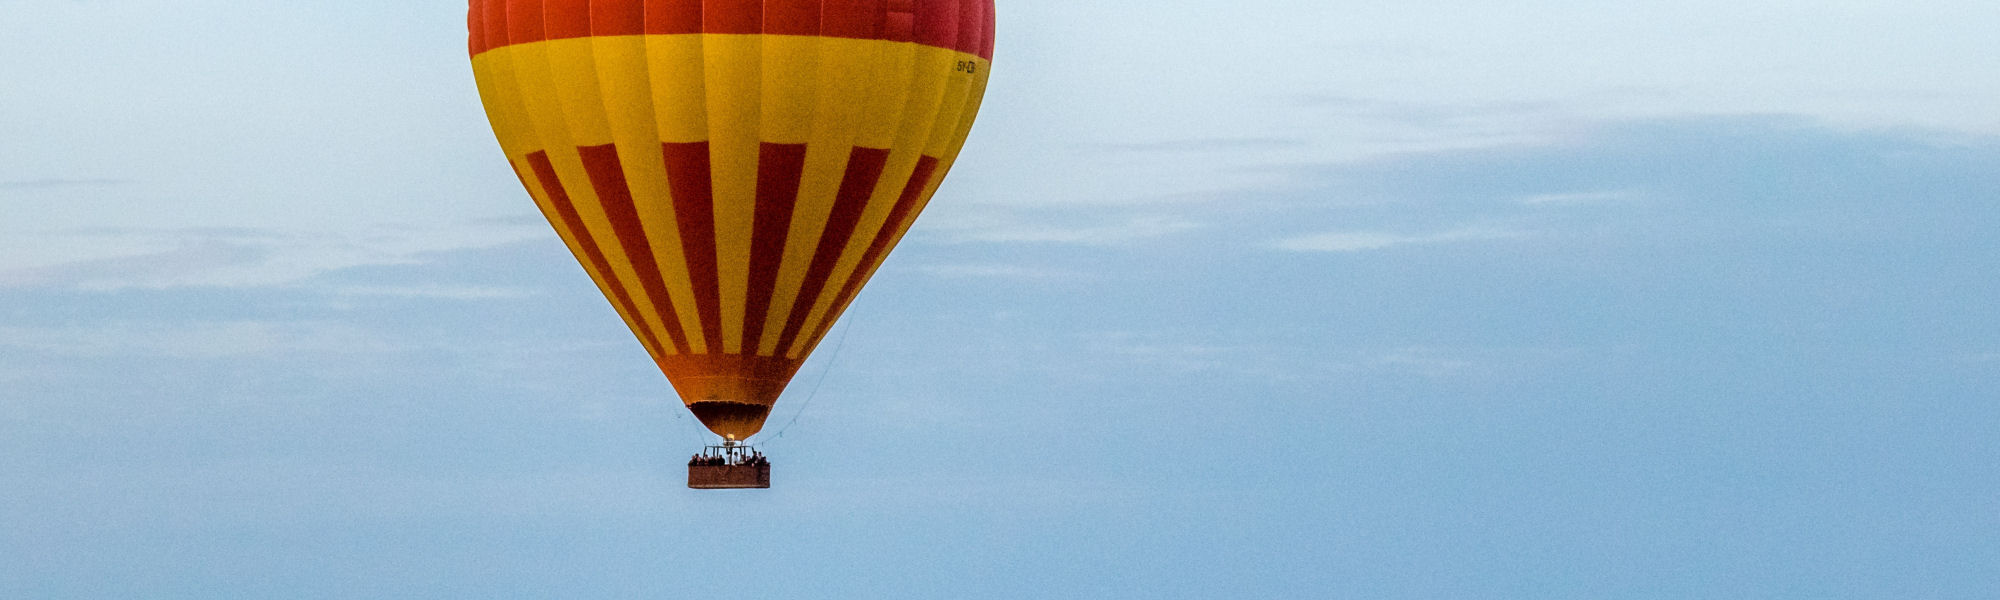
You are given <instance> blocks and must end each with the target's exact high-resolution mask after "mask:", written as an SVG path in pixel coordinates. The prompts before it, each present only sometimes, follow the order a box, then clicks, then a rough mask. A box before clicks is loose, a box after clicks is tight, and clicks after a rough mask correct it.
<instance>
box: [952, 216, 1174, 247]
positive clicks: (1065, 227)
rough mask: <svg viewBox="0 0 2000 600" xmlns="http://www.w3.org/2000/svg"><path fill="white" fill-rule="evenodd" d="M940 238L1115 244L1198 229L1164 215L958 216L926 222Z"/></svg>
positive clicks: (1000, 241) (998, 241) (953, 239)
mask: <svg viewBox="0 0 2000 600" xmlns="http://www.w3.org/2000/svg"><path fill="white" fill-rule="evenodd" d="M927 225H928V226H930V227H931V230H932V231H935V232H936V233H937V235H939V236H940V237H941V238H942V241H945V242H952V243H970V242H987V243H1029V244H1036V243H1039V244H1082V245H1094V246H1114V245H1121V244H1127V243H1131V242H1135V241H1139V240H1146V239H1152V238H1159V237H1165V236H1169V235H1174V234H1177V233H1183V232H1187V231H1192V230H1195V229H1199V228H1201V225H1200V224H1197V223H1195V222H1193V221H1191V220H1188V219H1185V218H1181V217H1176V216H1167V215H1135V216H1128V217H1124V218H1122V219H1118V220H1114V221H1112V222H1109V223H1104V222H1099V223H1096V224H1088V225H1078V224H1076V219H1074V218H1073V217H1071V218H1064V219H1063V220H1062V221H1060V222H1057V221H1054V220H1051V221H1049V222H1024V221H1022V220H1019V219H1017V218H1014V217H1005V216H993V215H988V216H985V217H970V218H960V219H957V220H951V221H946V222H943V223H927Z"/></svg>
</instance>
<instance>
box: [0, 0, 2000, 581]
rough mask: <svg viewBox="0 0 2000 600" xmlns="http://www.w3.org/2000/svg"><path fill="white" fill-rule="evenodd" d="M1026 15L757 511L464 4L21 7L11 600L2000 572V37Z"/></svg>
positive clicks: (1860, 9) (852, 318)
mask: <svg viewBox="0 0 2000 600" xmlns="http://www.w3.org/2000/svg"><path fill="white" fill-rule="evenodd" d="M998 13H999V42H998V50H997V53H996V54H997V56H996V61H995V66H994V70H993V73H992V80H991V84H990V88H989V91H988V94H987V98H986V101H985V103H984V108H983V112H982V114H981V117H980V120H979V123H978V125H977V126H976V127H975V128H974V131H973V134H972V139H971V141H970V143H969V144H968V145H967V147H966V150H965V152H964V154H963V155H962V156H961V158H960V161H959V164H958V166H957V167H956V168H955V169H954V170H953V172H952V174H951V177H950V179H948V180H947V182H946V183H945V184H944V186H943V189H942V191H940V193H939V195H938V197H937V199H936V200H935V201H934V202H933V203H932V204H931V207H930V208H929V209H928V211H927V212H926V213H925V214H924V216H923V217H922V219H920V220H919V221H918V223H917V225H916V228H915V229H914V230H913V232H912V233H911V235H910V238H909V239H907V240H905V242H904V243H903V244H902V246H901V247H899V248H898V250H897V252H896V253H895V255H894V256H893V257H892V258H891V259H890V260H889V261H888V263H887V264H886V265H885V266H884V268H883V270H882V271H881V273H880V274H878V276H877V277H876V278H875V279H874V281H873V282H872V283H871V284H870V286H869V287H868V289H867V291H866V292H865V293H863V294H862V295H861V296H860V298H859V300H858V301H857V303H856V304H855V306H854V307H853V309H852V310H850V311H849V312H848V315H847V317H846V318H845V319H844V320H843V324H842V325H841V326H840V327H839V329H838V330H836V331H835V332H834V333H833V334H832V335H831V336H829V338H828V341H827V343H826V344H825V345H823V346H822V347H821V348H820V350H819V351H818V352H817V353H816V354H815V356H814V358H813V359H812V361H810V362H809V363H808V364H807V366H806V367H805V368H804V369H803V370H802V371H801V374H800V375H799V377H798V378H797V379H796V380H795V382H794V384H793V385H792V387H791V389H790V390H788V392H787V395H786V396H785V397H784V399H782V400H781V401H780V403H779V405H778V407H777V409H776V411H775V414H774V416H773V418H772V424H771V427H770V428H768V429H767V430H766V433H765V434H764V436H763V440H762V442H761V443H762V447H763V448H764V450H765V451H766V452H767V453H768V454H769V455H770V456H771V457H772V459H773V462H774V463H775V468H774V480H775V482H774V488H773V489H771V490H768V491H755V492H720V493H718V492H696V491H691V490H687V489H685V488H684V485H683V484H684V482H683V481H682V480H681V474H682V471H681V468H682V467H681V465H682V461H683V460H684V458H685V457H686V456H687V455H688V454H689V453H691V452H692V451H693V450H695V449H698V448H699V447H700V446H701V445H702V444H703V443H705V442H706V437H705V433H704V432H703V430H702V429H701V428H700V426H699V425H698V424H697V423H695V422H694V420H693V418H692V417H691V416H690V415H688V414H686V412H685V411H684V410H683V409H681V408H680V407H679V406H678V402H677V401H676V400H675V399H674V397H673V394H672V392H671V390H670V388H669V387H668V385H667V383H666V382H665V380H664V379H663V378H662V377H661V376H660V375H659V372H658V370H657V369H655V368H654V367H653V366H652V364H651V362H650V361H649V360H648V359H647V357H646V355H645V352H644V351H643V350H642V349H641V348H640V346H639V344H638V343H637V342H636V341H635V340H633V339H632V337H631V335H630V334H629V332H627V331H626V330H625V328H624V327H623V325H622V323H621V322H620V321H619V320H618V319H617V317H616V316H615V314H614V313H613V312H612V311H611V310H610V308H609V305H608V304H607V303H606V302H605V301H604V300H603V299H602V298H601V297H599V296H598V295H597V292H596V290H595V288H594V287H593V286H592V285H591V284H590V282H589V280H588V278H587V277H586V276H585V275H584V273H583V272H582V269H580V268H579V267H578V266H577V263H576V262H575V260H574V259H572V258H571V257H570V256H569V255H568V253H567V252H566V250H565V249H564V247H563V245H562V243H561V242H560V241H559V240H558V239H557V238H556V237H555V236H554V235H553V232H552V231H551V230H550V229H549V228H548V226H547V224H546V223H545V222H543V221H542V218H541V217H540V215H539V214H538V213H537V212H536V210H535V208H534V206H533V204H532V202H531V201H530V200H529V199H528V198H527V196H526V194H525V193H523V192H522V191H521V189H520V186H519V184H518V183H517V182H516V180H515V179H514V177H512V176H511V175H510V173H509V172H508V168H507V166H506V163H505V161H504V159H502V157H501V156H500V153H499V152H498V147H497V145H496V144H495V143H494V141H493V139H492V135H491V130H490V129H489V128H488V127H487V126H486V124H485V121H484V115H483V113H482V112H481V110H480V107H479V102H478V97H477V92H476V89H475V87H474V85H473V82H472V77H471V72H470V67H469V64H468V62H467V60H466V58H465V56H464V29H463V28H464V25H463V23H464V6H463V5H461V4H456V3H451V2H408V1H406V0H396V1H393V2H392V1H388V0H353V1H349V2H343V3H337V4H336V3H329V2H283V3H278V2H248V1H230V0H171V1H168V0H0V25H4V27H0V29H4V30H5V31H7V32H8V34H7V35H5V36H0V56H7V57H9V58H10V60H7V61H4V62H0V81H4V82H6V84H5V85H4V87H0V211H4V212H0V214H5V215H7V216H6V217H5V218H4V219H0V556H5V557H7V558H6V559H5V560H0V597H8V598H127V597H145V598H214V597H287V598H378V597H427V598H494V597H518V598H554V597H612V598H620V597H693V596H698V595H709V596H713V595H720V594H733V595H743V596H751V597H804V598H871V599H875V598H937V597H955V598H1021V597H1092V598H1114V599H1115V598H1239V597H1240V598H1348V597H1352V598H1441V597H1457V598H1747V597H1755V598H1813V599H1829V598H1883V597H1908V598H1936V599H1953V598H1984V597H1989V596H1990V594H1991V590H1993V589H1996V588H2000V541H1997V540H2000V509H1996V507H2000V435H1995V433H1996V431H2000V403H1996V402H1995V397H1996V393H1995V390H2000V314H1996V312H1995V311H1994V310H1993V309H1992V308H1991V307H1992V306H1994V305H1995V304H1996V302H1997V301H2000V283H1996V281H1995V280H1996V278H1995V277H1994V274H1995V273H1997V272H2000V243H1996V242H1994V241H1993V240H1992V235H1991V232H1993V231H1996V230H2000V112H1996V111H1994V110H1993V109H1992V100H1991V99H1992V98H1995V97H2000V78H1995V77H1993V76H1992V74H1993V73H1996V72H2000V37H1995V36H1993V35H1991V32H1992V31H1993V30H1995V28H1996V27H2000V5H1996V4H1993V3H1990V2H1984V1H1969V0H1936V1H1931V2H1922V3H1906V2H1887V1H1874V0H1831V1H1827V2H1815V3H1803V2H1779V1H1772V0H1733V1H1729V2H1722V1H1719V0H1718V1H1710V0H1681V1H1676V2H1633V3H1620V4H1611V3H1601V2H1583V1H1532V0H1531V1H1514V2H1476V1H1444V0H1431V1H1409V2H1393V3H1392V2H1324V1H1319V0H1313V1H1305V0H1299V1H1292V0H1236V1H1232V2H1219V1H1192V0H1159V1H1156V2H1147V3H1136V2H1123V1H1106V2H1055V1H1049V0H1000V1H999V2H998Z"/></svg>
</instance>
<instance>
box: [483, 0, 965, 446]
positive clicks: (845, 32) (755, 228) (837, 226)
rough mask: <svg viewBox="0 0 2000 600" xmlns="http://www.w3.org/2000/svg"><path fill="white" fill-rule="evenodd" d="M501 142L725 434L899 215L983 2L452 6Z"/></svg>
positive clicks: (911, 197) (685, 396) (939, 147)
mask: <svg viewBox="0 0 2000 600" xmlns="http://www.w3.org/2000/svg"><path fill="white" fill-rule="evenodd" d="M468 21H469V23H468V24H469V29H470V32H471V36H470V40H469V41H470V49H471V53H472V64H473V72H474V75H475V76H476V78H477V80H478V83H479V91H480V97H481V99H482V100H483V102H484V103H485V107H486V112H487V116H488V117H489V119H490V120H491V121H492V123H493V131H494V134H495V136H496V137H498V138H499V141H500V146H501V149H502V150H503V151H504V152H505V153H506V155H507V158H508V160H509V161H511V162H512V163H513V164H514V168H515V171H516V173H517V174H519V175H520V176H521V179H522V185H523V186H524V187H526V188H527V190H528V193H529V194H530V195H531V196H533V197H534V199H535V202H536V204H538V205H539V206H540V207H541V209H542V212H543V214H544V215H545V216H547V217H548V219H549V223H550V224H551V225H553V226H554V227H555V229H556V232H557V234H558V235H560V236H561V237H562V238H563V241H564V242H565V243H567V244H568V245H569V247H570V249H571V250H572V251H573V252H575V254H576V256H577V259H578V262H580V263H582V265H583V268H584V270H585V271H586V272H588V273H589V274H590V277H591V279H593V280H595V281H596V282H597V285H598V287H599V288H601V289H602V290H603V291H604V293H605V297H606V298H608V299H609V300H610V301H611V304H612V307H613V308H615V309H617V311H618V314H619V315H620V316H621V317H623V318H624V319H625V322H626V324H627V325H628V326H630V327H631V328H632V331H633V333H634V334H636V335H637V336H638V338H639V341H640V342H641V344H643V345H644V346H645V347H646V349H647V351H648V352H650V353H652V355H653V358H654V360H655V361H656V362H657V363H658V364H659V366H660V370H661V371H662V372H664V373H665V374H666V376H667V378H668V379H669V380H670V381H671V382H672V383H673V385H674V388H675V389H676V390H677V391H678V392H679V393H680V395H681V399H682V400H683V401H684V402H685V403H686V404H687V405H688V406H689V408H690V409H691V410H693V411H694V412H695V414H696V415H697V416H699V417H701V418H702V421H703V423H705V424H707V425H708V426H709V428H710V429H711V430H714V431H715V432H716V433H718V434H721V435H727V436H734V437H735V438H736V439H745V438H748V437H749V436H750V435H752V434H755V433H756V432H757V431H758V430H760V429H761V428H762V426H763V420H764V417H765V416H766V415H768V413H769V411H770V406H771V404H772V403H773V402H775V401H776V400H777V398H778V395H779V393H781V392H782V391H783V390H784V388H785V385H786V383H787V382H789V381H790V380H791V377H792V375H793V374H794V373H796V372H797V370H798V368H799V365H800V364H801V363H802V362H804V360H805V357H806V355H807V354H809V353H810V352H811V351H812V349H813V348H814V347H815V346H817V345H818V344H819V342H820V340H821V339H822V338H824V337H825V335H826V333H827V331H828V330H830V329H831V328H832V325H833V323H834V321H835V320H837V319H838V318H839V316H840V314H841V312H842V311H844V310H845V309H846V307H847V305H848V304H849V303H850V302H852V301H853V300H854V296H855V294H856V293H857V292H858V291H859V290H860V289H861V286H862V285H863V284H864V283H866V282H867V280H868V279H869V277H870V276H872V275H873V274H874V272H875V270H876V269H877V268H878V267H880V266H881V263H882V260H883V258H884V257H885V256H887V254H888V252H889V251H890V250H891V249H892V248H894V247H895V245H896V243H897V242H898V241H899V240H901V238H902V237H903V235H904V234H905V233H906V232H907V231H909V228H910V225H911V223H912V222H913V221H914V220H915V218H916V216H917V214H918V213H919V212H922V210H923V207H924V205H925V204H927V203H928V202H929V201H930V198H931V196H932V194H934V193H936V191H937V187H938V183H939V182H940V181H941V180H942V179H943V177H944V174H945V172H946V171H948V170H949V169H950V167H951V164H952V161H953V160H954V159H956V158H957V156H958V153H959V149H960V148H961V147H963V145H964V143H965V139H966V134H967V133H968V132H969V131H970V130H971V128H972V122H973V117H974V115H975V114H977V113H978V110H979V101H980V98H981V97H982V96H983V95H984V93H985V88H986V80H987V72H988V70H989V67H990V66H991V64H992V62H991V61H992V56H993V23H994V19H993V3H992V0H472V2H471V10H470V13H469V18H468Z"/></svg>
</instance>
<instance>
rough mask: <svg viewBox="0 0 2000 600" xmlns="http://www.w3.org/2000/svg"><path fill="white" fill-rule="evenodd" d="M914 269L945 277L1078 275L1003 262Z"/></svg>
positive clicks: (1027, 277) (1042, 277) (982, 277)
mask: <svg viewBox="0 0 2000 600" xmlns="http://www.w3.org/2000/svg"><path fill="white" fill-rule="evenodd" d="M914 270H916V271H917V272H920V273H925V274H929V275H933V276H937V277H944V278H947V279H1066V278H1072V277H1079V276H1080V274H1079V273H1076V272H1074V271H1064V270H1060V269H1043V268H1036V267H1029V266H1022V265H1004V264H974V263H965V264H938V265H924V266H919V267H916V268H915V269H914Z"/></svg>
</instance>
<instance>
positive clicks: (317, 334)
mask: <svg viewBox="0 0 2000 600" xmlns="http://www.w3.org/2000/svg"><path fill="white" fill-rule="evenodd" d="M0 347H11V348H18V349H21V350H26V351H29V352H34V353H37V354H43V355H54V356H68V357H83V358H98V357H113V356H122V357H130V356H146V357H162V358H175V359H218V358H245V357H259V356H263V357H269V356H277V355H290V354H329V353H330V354H349V353H382V352H390V351H394V350H396V348H395V347H394V346H393V345H392V344H390V343H389V342H388V341H386V340H383V339H381V338H379V337H377V336H374V335H371V334H369V333H368V332H365V331H363V330H361V329H358V328H355V327H353V326H350V325H344V324H340V323H331V322H315V321H298V322H280V321H256V320H243V321H219V322H206V323H186V324H178V323H139V322H105V323H95V324H91V325H87V326H80V327H0Z"/></svg>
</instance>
